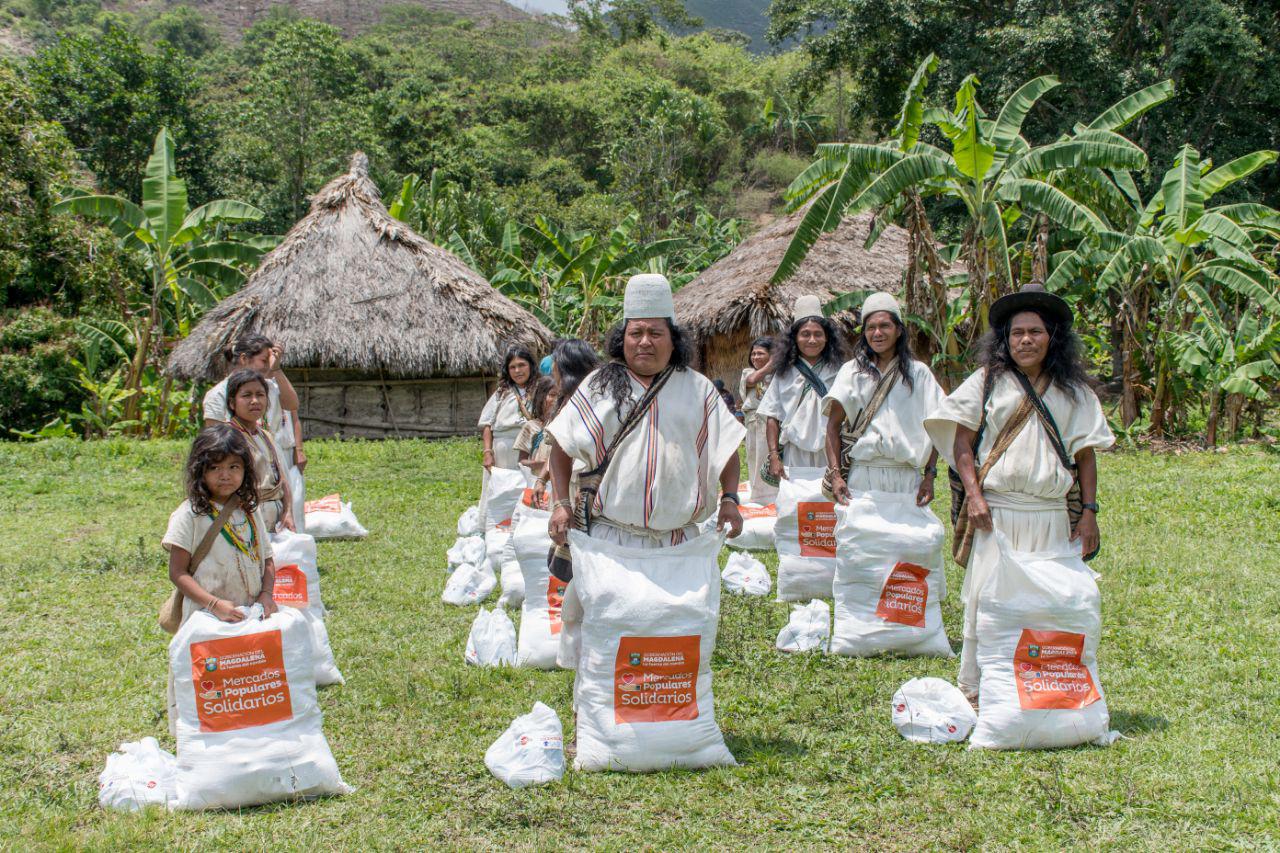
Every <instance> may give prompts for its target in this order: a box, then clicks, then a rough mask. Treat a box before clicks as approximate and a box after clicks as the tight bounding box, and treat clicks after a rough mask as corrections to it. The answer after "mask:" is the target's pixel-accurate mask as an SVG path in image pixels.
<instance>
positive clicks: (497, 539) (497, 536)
mask: <svg viewBox="0 0 1280 853" xmlns="http://www.w3.org/2000/svg"><path fill="white" fill-rule="evenodd" d="M509 541H511V519H509V518H508V519H507V524H506V526H505V527H490V528H489V529H488V530H486V531H485V534H484V556H485V559H487V560H488V561H489V562H490V563H493V564H494V565H495V566H501V565H502V552H503V551H504V550H505V549H506V547H507V543H508V542H509Z"/></svg>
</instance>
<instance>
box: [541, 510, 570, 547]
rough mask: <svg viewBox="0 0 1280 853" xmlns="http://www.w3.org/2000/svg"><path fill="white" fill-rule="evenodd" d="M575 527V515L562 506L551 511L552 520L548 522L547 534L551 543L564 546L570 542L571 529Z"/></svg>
mask: <svg viewBox="0 0 1280 853" xmlns="http://www.w3.org/2000/svg"><path fill="white" fill-rule="evenodd" d="M571 527H573V513H572V512H570V511H569V508H568V507H567V506H564V505H563V504H561V505H560V506H557V507H556V508H555V509H554V510H552V511H551V520H550V521H549V522H547V533H548V534H549V535H550V536H551V541H552V542H554V543H556V544H557V545H563V544H564V543H566V542H568V541H569V528H571Z"/></svg>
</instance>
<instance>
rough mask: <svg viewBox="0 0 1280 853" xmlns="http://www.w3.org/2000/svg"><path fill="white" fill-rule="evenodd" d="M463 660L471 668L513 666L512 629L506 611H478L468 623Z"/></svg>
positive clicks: (514, 643)
mask: <svg viewBox="0 0 1280 853" xmlns="http://www.w3.org/2000/svg"><path fill="white" fill-rule="evenodd" d="M463 660H465V661H466V662H467V663H469V664H471V665H472V666H515V663H516V626H515V625H513V624H512V622H511V617H510V616H508V615H507V611H505V610H503V609H502V608H501V607H495V608H493V610H492V611H489V610H485V609H484V608H483V607H481V608H480V612H479V613H477V614H476V618H475V619H474V620H472V622H471V632H470V633H469V634H468V635H467V649H466V651H465V652H464V653H463Z"/></svg>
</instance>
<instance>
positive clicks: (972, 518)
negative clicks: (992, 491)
mask: <svg viewBox="0 0 1280 853" xmlns="http://www.w3.org/2000/svg"><path fill="white" fill-rule="evenodd" d="M965 506H966V507H967V508H968V514H969V523H970V524H972V525H973V526H974V528H975V529H977V530H986V531H988V532H989V531H991V529H992V524H991V508H990V507H989V506H987V499H986V498H984V497H983V496H982V495H969V496H968V498H967V499H966V500H965Z"/></svg>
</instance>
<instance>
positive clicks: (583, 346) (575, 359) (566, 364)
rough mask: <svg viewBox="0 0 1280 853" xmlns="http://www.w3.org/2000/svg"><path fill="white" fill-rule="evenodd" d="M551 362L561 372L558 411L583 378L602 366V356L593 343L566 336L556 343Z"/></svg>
mask: <svg viewBox="0 0 1280 853" xmlns="http://www.w3.org/2000/svg"><path fill="white" fill-rule="evenodd" d="M551 362H552V364H554V365H555V368H556V371H557V372H559V374H560V401H559V402H558V403H556V411H557V412H558V411H560V409H562V408H563V407H564V405H565V403H567V402H569V398H570V397H572V396H573V392H575V391H577V390H578V386H579V385H581V384H582V380H584V379H586V378H587V376H588V375H589V374H590V373H591V371H593V370H595V369H596V368H597V367H599V366H600V356H599V355H597V354H596V351H595V349H593V348H592V346H591V344H589V343H587V342H586V341H584V340H582V339H581V338H566V339H565V340H562V341H559V342H557V343H556V348H555V350H553V351H552V353H551Z"/></svg>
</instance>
